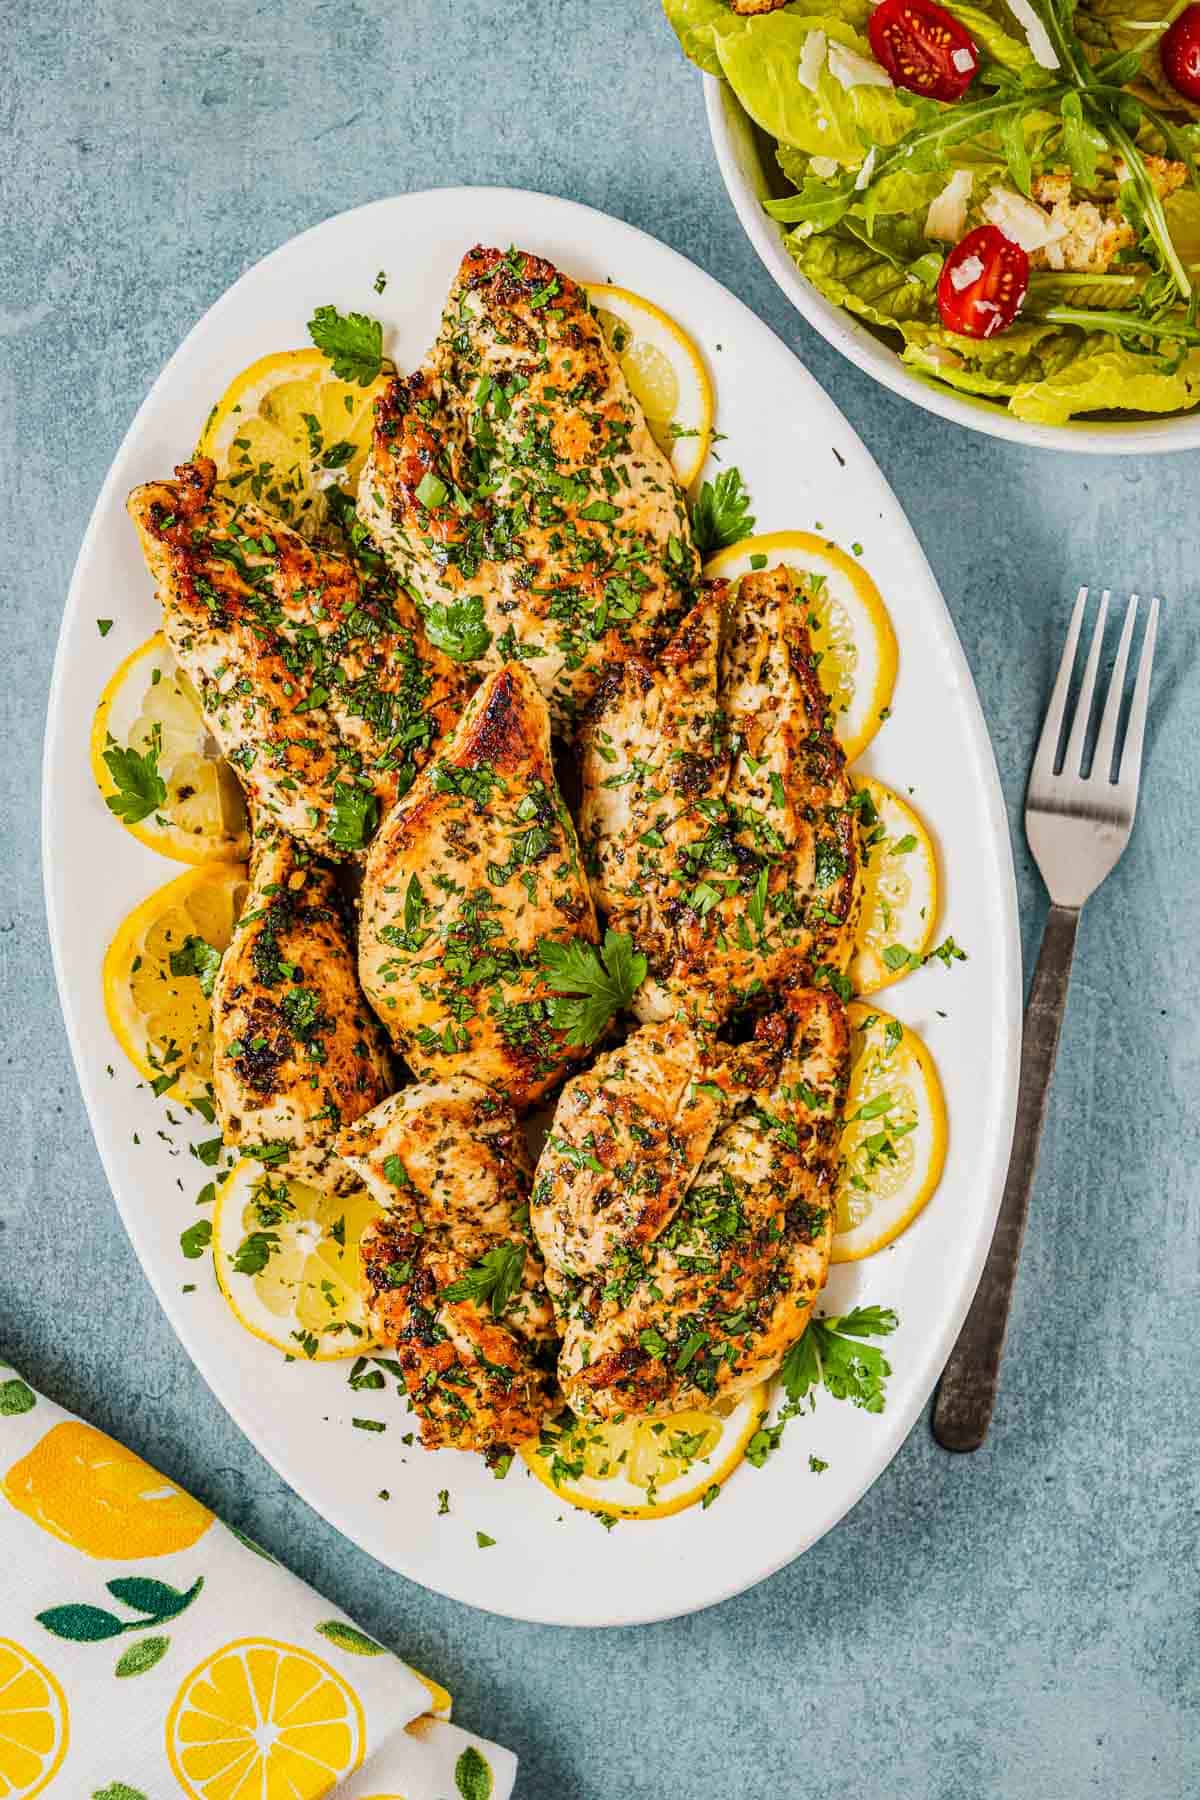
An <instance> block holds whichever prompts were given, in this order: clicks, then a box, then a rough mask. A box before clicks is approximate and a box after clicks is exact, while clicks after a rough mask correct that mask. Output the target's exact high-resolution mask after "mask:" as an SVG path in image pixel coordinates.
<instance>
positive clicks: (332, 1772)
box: [166, 1638, 366, 1800]
mask: <svg viewBox="0 0 1200 1800" xmlns="http://www.w3.org/2000/svg"><path fill="white" fill-rule="evenodd" d="M166 1747H167V1760H168V1762H169V1763H170V1765H171V1773H172V1774H173V1775H174V1776H175V1779H176V1780H177V1781H178V1783H179V1786H180V1789H181V1790H182V1792H183V1793H184V1794H185V1795H187V1796H188V1800H250V1797H251V1796H252V1797H253V1800H323V1797H324V1796H325V1795H327V1794H332V1793H333V1792H334V1790H335V1789H336V1788H337V1786H338V1783H339V1782H340V1781H342V1780H343V1779H344V1778H345V1776H347V1775H349V1774H351V1773H352V1771H353V1770H355V1769H357V1768H358V1766H359V1765H360V1763H361V1762H362V1760H363V1756H364V1754H365V1749H366V1738H365V1728H364V1722H363V1710H362V1706H361V1705H360V1703H359V1699H358V1696H357V1695H356V1694H355V1692H354V1690H353V1688H352V1687H351V1686H350V1685H349V1683H348V1682H346V1681H344V1680H343V1678H342V1677H341V1676H340V1675H339V1674H338V1673H337V1671H336V1670H334V1669H331V1668H330V1666H329V1664H328V1663H326V1662H323V1661H322V1660H321V1658H320V1657H319V1656H314V1655H313V1654H312V1652H311V1651H310V1650H302V1649H300V1648H299V1646H298V1645H296V1644H283V1643H279V1642H277V1641H276V1640H275V1639H273V1638H237V1639H236V1640H235V1641H234V1642H233V1643H231V1644H226V1645H225V1647H224V1649H222V1650H218V1651H216V1652H215V1654H214V1655H212V1656H210V1657H207V1658H206V1659H205V1661H204V1662H202V1663H201V1664H200V1665H199V1667H198V1668H195V1669H193V1670H192V1673H191V1674H190V1675H189V1676H188V1677H187V1679H186V1681H185V1682H184V1683H183V1686H182V1687H181V1688H180V1690H179V1692H178V1694H177V1695H176V1696H175V1701H174V1704H173V1705H172V1707H171V1710H170V1712H169V1713H168V1715H167V1730H166Z"/></svg>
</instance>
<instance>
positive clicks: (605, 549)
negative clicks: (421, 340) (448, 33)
mask: <svg viewBox="0 0 1200 1800" xmlns="http://www.w3.org/2000/svg"><path fill="white" fill-rule="evenodd" d="M358 508H359V513H360V514H361V516H362V518H363V520H364V522H365V523H366V525H367V526H368V528H369V530H370V531H371V533H372V535H373V537H374V539H375V541H376V543H377V544H378V545H379V547H380V548H381V549H382V551H383V552H384V554H385V556H386V557H387V558H388V560H389V562H390V563H391V565H392V567H393V569H395V571H396V573H397V574H398V575H399V576H400V578H401V580H402V581H404V582H405V583H406V584H410V585H411V586H412V587H413V588H414V589H415V591H416V592H417V594H418V595H419V597H420V602H421V606H422V609H423V611H424V612H425V614H426V616H427V618H428V620H429V629H430V631H431V632H432V633H433V635H434V636H435V638H436V639H437V641H439V642H447V641H452V642H453V644H454V646H455V654H456V655H459V656H462V657H463V658H464V659H470V660H473V661H475V662H477V663H478V664H479V665H480V666H481V672H482V670H485V669H494V668H496V667H497V666H498V665H499V664H500V663H503V662H506V661H508V662H512V661H521V662H523V663H525V664H526V665H527V666H528V668H529V671H530V673H531V674H532V675H533V677H534V679H535V680H536V681H537V683H538V686H539V687H540V688H541V690H542V693H543V694H544V695H545V697H546V698H547V699H548V700H549V701H550V705H551V710H552V712H553V715H554V719H555V723H556V725H557V726H567V725H569V724H570V723H571V722H572V721H573V720H574V719H575V717H576V716H577V714H578V712H579V710H580V708H581V707H582V706H583V704H584V702H585V701H586V700H587V699H588V697H589V695H590V694H591V693H592V691H593V689H594V688H595V686H596V682H597V680H598V678H599V674H600V670H601V669H602V668H603V666H604V664H605V663H607V662H610V661H612V660H614V659H620V658H622V657H624V656H627V655H629V654H631V653H632V652H635V651H638V650H648V649H651V648H652V647H653V646H654V645H655V644H657V643H661V642H662V640H663V639H664V638H665V637H666V635H667V633H668V631H669V630H670V628H671V626H672V625H673V624H674V623H675V622H676V620H677V619H678V618H679V616H680V614H681V613H682V612H683V610H684V608H685V606H686V604H687V601H688V597H689V594H690V590H691V589H692V587H693V586H694V584H695V582H696V580H697V578H698V574H699V569H698V563H697V557H696V552H695V549H694V547H693V545H692V539H691V532H690V528H689V524H688V516H687V508H686V505H685V503H684V497H683V493H682V491H681V490H680V488H679V486H678V485H677V483H676V481H675V477H674V474H673V473H672V470H671V465H670V463H669V462H668V461H667V458H666V457H665V456H664V455H663V453H662V451H661V450H660V449H659V448H658V446H657V444H656V443H655V442H654V439H653V437H652V436H651V435H650V430H649V427H648V426H647V424H646V420H645V418H644V416H643V414H642V411H641V408H640V407H639V406H638V405H637V403H636V402H635V401H634V399H633V398H632V396H631V394H630V392H629V388H628V386H627V384H626V381H625V377H624V375H623V374H622V373H621V370H620V368H619V366H618V364H617V361H616V358H615V357H614V356H613V354H612V351H611V350H610V349H609V346H608V343H607V341H606V339H605V336H604V332H603V330H602V328H601V325H600V323H599V321H598V320H597V318H596V316H595V314H594V313H593V312H592V310H591V308H590V307H589V305H588V302H587V297H586V295H585V293H584V291H583V289H582V288H581V287H580V286H579V285H578V283H577V282H574V281H572V280H571V279H570V277H569V276H567V275H564V274H563V273H562V272H561V270H559V269H556V268H555V267H554V266H553V265H552V264H551V263H548V262H543V261H542V260H541V259H540V258H539V257H535V256H529V255H526V254H525V253H523V252H522V251H519V250H510V251H509V252H508V254H507V255H505V254H503V253H502V252H501V251H499V250H485V249H475V250H472V251H471V252H470V253H469V254H468V255H467V256H466V257H465V258H464V259H463V262H462V266H461V268H460V269H459V272H458V275H457V278H456V280H455V282H454V285H453V287H452V288H451V290H450V296H449V299H448V301H447V303H446V308H445V311H444V313H443V315H442V325H441V330H440V331H439V333H438V337H437V341H436V343H435V344H434V346H433V348H432V350H431V351H430V353H429V355H428V357H427V358H426V361H425V364H424V366H423V367H422V368H420V369H418V370H417V372H416V373H415V374H413V375H409V376H407V377H405V376H397V378H396V379H395V381H394V382H393V383H392V386H391V388H390V389H389V390H388V391H387V392H386V393H385V394H384V395H383V397H382V398H381V400H380V401H379V404H378V407H377V412H376V427H375V437H374V442H373V445H372V449H371V454H370V456H369V458H368V461H367V465H366V468H365V469H364V471H363V477H362V482H361V486H360V490H359V499H358Z"/></svg>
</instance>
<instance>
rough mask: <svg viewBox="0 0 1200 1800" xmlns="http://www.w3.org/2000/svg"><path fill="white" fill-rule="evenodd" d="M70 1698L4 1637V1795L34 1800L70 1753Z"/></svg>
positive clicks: (0, 1700) (0, 1719) (0, 1652)
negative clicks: (68, 1741) (68, 1745)
mask: <svg viewBox="0 0 1200 1800" xmlns="http://www.w3.org/2000/svg"><path fill="white" fill-rule="evenodd" d="M67 1737H68V1723H67V1699H66V1695H65V1694H64V1693H63V1691H62V1688H61V1687H60V1685H59V1683H58V1680H57V1677H55V1676H54V1675H52V1674H51V1673H50V1671H49V1669H48V1668H47V1667H46V1665H45V1663H42V1662H39V1661H38V1659H37V1657H36V1656H35V1655H34V1654H33V1652H32V1651H31V1650H26V1649H25V1647H24V1645H23V1644H18V1643H15V1642H14V1641H13V1639H12V1638H4V1637H0V1794H2V1795H4V1797H5V1800H33V1796H34V1795H35V1794H40V1793H42V1792H43V1791H44V1789H46V1788H47V1787H49V1785H50V1783H51V1781H52V1780H53V1779H54V1777H55V1776H56V1775H57V1774H58V1771H59V1769H60V1768H61V1767H62V1761H63V1758H64V1756H65V1755H66V1754H67Z"/></svg>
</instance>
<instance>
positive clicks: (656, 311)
mask: <svg viewBox="0 0 1200 1800" xmlns="http://www.w3.org/2000/svg"><path fill="white" fill-rule="evenodd" d="M584 291H585V292H586V294H587V297H588V299H589V300H590V302H591V304H592V306H593V307H594V308H595V310H596V315H597V317H598V318H599V320H600V324H601V326H602V327H603V330H604V335H605V337H606V338H607V339H608V343H609V348H610V349H611V350H612V352H613V355H614V356H615V357H616V359H617V361H618V362H619V363H620V365H621V372H622V374H623V375H624V377H625V379H626V381H627V382H628V383H629V391H630V393H631V394H632V395H633V397H634V399H635V400H636V401H637V403H638V405H639V406H640V407H641V409H642V411H643V412H644V413H645V415H646V423H647V425H648V426H649V427H650V435H651V437H652V438H653V439H654V441H655V443H656V444H657V445H658V447H659V449H660V450H661V451H662V452H663V453H664V455H665V456H667V457H668V458H669V459H670V463H671V467H672V468H673V469H674V471H675V479H676V481H678V483H679V485H680V487H690V486H691V485H692V483H693V481H695V479H696V477H697V475H699V473H700V471H701V469H702V468H703V467H704V464H705V460H706V458H707V456H708V449H709V445H710V444H711V443H712V422H713V391H712V383H711V381H710V380H709V379H708V370H707V369H706V368H705V366H704V359H703V357H702V356H701V354H700V352H699V350H697V348H696V346H695V344H694V343H693V342H692V340H691V338H690V337H689V336H688V335H687V333H686V331H683V330H682V329H681V328H680V327H679V326H678V325H677V324H676V323H675V321H674V319H672V318H670V317H669V316H668V315H667V314H666V313H665V312H663V311H662V310H661V309H660V308H659V307H657V306H655V305H653V304H652V303H651V301H649V300H643V299H642V298H641V296H640V295H638V294H631V293H630V292H629V290H628V289H627V288H620V287H607V286H604V285H597V284H595V283H591V284H589V285H588V286H587V287H586V288H585V290H584Z"/></svg>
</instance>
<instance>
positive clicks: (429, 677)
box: [129, 458, 462, 858]
mask: <svg viewBox="0 0 1200 1800" xmlns="http://www.w3.org/2000/svg"><path fill="white" fill-rule="evenodd" d="M175 473H176V476H177V477H178V479H177V480H175V481H152V482H148V483H146V485H145V486H143V487H139V488H135V489H134V490H133V492H132V494H131V495H130V496H129V512H130V516H131V517H132V519H133V522H134V524H135V525H136V526H137V529H138V533H139V536H140V537H141V540H142V550H143V553H144V555H145V558H146V561H147V563H148V564H149V566H150V570H151V573H152V574H153V575H154V578H155V580H156V581H157V583H158V597H159V600H160V602H161V604H162V609H163V623H164V626H165V629H166V634H167V638H168V640H169V641H170V645H171V649H172V650H173V651H174V653H175V659H176V661H177V662H178V664H179V666H180V668H182V669H183V670H184V671H185V672H186V674H187V675H188V676H189V678H190V679H191V681H192V682H193V684H194V685H195V687H196V690H197V692H198V693H199V695H200V699H201V703H202V705H203V707H204V714H205V718H206V720H207V722H208V725H209V728H210V730H211V731H212V734H213V736H214V737H215V738H216V740H217V742H218V743H219V744H220V746H221V749H222V751H223V752H224V754H225V756H226V757H227V758H228V760H229V762H230V763H231V764H232V766H233V768H234V769H235V770H236V771H237V775H238V778H239V779H240V781H241V783H242V786H243V787H244V788H245V790H246V794H247V796H248V798H249V800H250V801H251V803H252V805H253V807H254V810H255V814H256V816H257V817H258V819H259V821H260V823H261V824H262V825H263V826H264V827H265V826H267V825H270V824H272V823H274V824H276V825H278V826H280V827H281V828H282V829H283V830H284V831H286V832H288V834H289V835H290V836H291V837H294V838H295V839H297V841H298V842H300V843H303V844H307V845H308V846H309V847H310V848H311V849H313V850H316V851H317V852H318V853H320V854H321V855H324V856H330V857H333V858H340V857H344V856H347V855H349V854H351V853H352V852H354V851H357V850H360V849H362V847H363V845H364V844H365V843H366V841H367V839H368V838H369V837H370V835H371V831H372V830H373V828H374V826H375V823H376V822H377V820H378V818H379V817H380V815H381V814H382V813H383V812H385V811H386V810H387V808H388V807H389V806H390V805H391V804H392V802H393V801H394V800H395V799H396V797H397V795H399V794H402V793H403V792H404V791H405V789H406V788H407V786H408V785H409V783H410V782H411V781H412V778H413V774H414V772H415V770H416V769H417V768H419V767H420V766H421V764H422V763H423V762H424V761H425V760H426V758H427V757H428V755H429V751H430V748H431V746H432V744H433V742H434V740H435V739H436V738H437V737H439V736H440V735H441V733H442V732H443V731H445V730H446V729H447V727H448V726H449V725H450V724H451V723H452V721H453V719H454V717H455V715H456V712H457V708H458V705H459V704H460V702H461V695H462V677H461V674H460V672H459V670H458V669H457V668H456V667H455V665H454V664H453V663H451V662H450V661H449V660H448V659H447V658H446V657H444V656H443V655H442V654H441V653H440V652H439V651H437V650H434V649H433V648H432V646H431V645H430V644H429V643H428V642H427V641H426V639H425V636H424V633H423V631H422V629H421V627H420V623H419V621H418V619H417V615H416V612H415V609H414V607H413V604H412V602H411V600H410V599H409V598H408V596H407V594H405V593H404V592H403V591H402V590H401V588H400V587H399V586H398V584H397V583H396V581H395V579H394V578H393V577H392V576H390V575H389V574H388V573H387V571H386V570H385V569H384V568H383V565H382V564H381V563H380V561H379V559H378V558H377V557H374V556H373V555H372V556H370V557H368V558H366V559H359V560H357V561H350V560H349V559H348V558H347V557H345V556H340V555H337V554H335V553H334V552H333V551H331V550H325V549H318V548H316V547H315V546H314V545H312V544H309V543H307V542H306V541H305V539H304V538H302V537H300V536H299V535H298V533H296V532H294V531H290V530H289V529H288V528H287V526H285V525H281V524H280V523H279V522H278V521H277V520H275V519H272V518H270V517H269V516H268V515H267V514H266V513H265V512H262V511H260V510H259V508H258V507H257V506H253V505H249V504H247V505H238V504H234V503H232V502H230V501H228V500H225V499H222V498H221V497H220V496H219V495H215V494H214V493H213V485H214V481H215V478H216V470H215V468H214V466H213V464H212V463H211V462H209V461H208V460H207V459H205V458H199V459H197V461H196V462H195V463H184V464H183V465H181V467H180V468H178V469H177V470H176V471H175Z"/></svg>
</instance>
